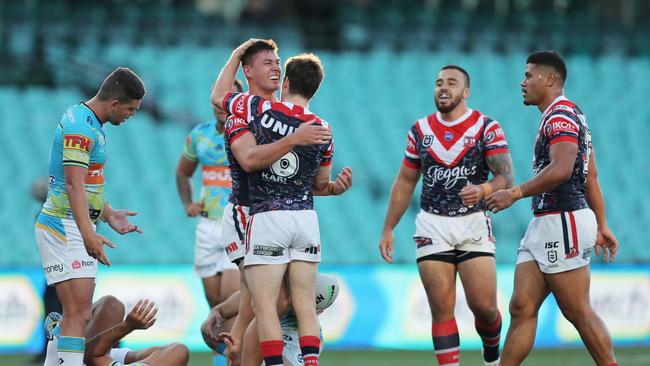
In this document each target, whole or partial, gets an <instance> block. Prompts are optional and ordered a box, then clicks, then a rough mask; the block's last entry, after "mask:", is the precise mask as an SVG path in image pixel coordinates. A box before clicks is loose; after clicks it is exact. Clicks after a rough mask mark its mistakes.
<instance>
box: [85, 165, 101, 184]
mask: <svg viewBox="0 0 650 366" xmlns="http://www.w3.org/2000/svg"><path fill="white" fill-rule="evenodd" d="M86 184H104V164H97V163H93V164H90V167H88V173H87V174H86Z"/></svg>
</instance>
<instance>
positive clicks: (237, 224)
mask: <svg viewBox="0 0 650 366" xmlns="http://www.w3.org/2000/svg"><path fill="white" fill-rule="evenodd" d="M249 220H250V216H249V215H248V207H247V206H240V205H233V204H232V203H228V205H226V207H225V208H224V210H223V218H222V219H221V240H222V241H223V243H224V246H225V247H226V253H227V254H228V258H229V259H230V261H231V262H233V263H235V264H239V262H240V261H241V260H242V259H243V258H244V255H246V248H245V244H246V242H245V240H244V235H245V234H246V227H247V226H248V221H249Z"/></svg>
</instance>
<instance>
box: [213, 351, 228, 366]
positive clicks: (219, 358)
mask: <svg viewBox="0 0 650 366" xmlns="http://www.w3.org/2000/svg"><path fill="white" fill-rule="evenodd" d="M226 365H228V359H227V358H226V356H223V355H221V354H219V353H215V354H213V355H212V366H226Z"/></svg>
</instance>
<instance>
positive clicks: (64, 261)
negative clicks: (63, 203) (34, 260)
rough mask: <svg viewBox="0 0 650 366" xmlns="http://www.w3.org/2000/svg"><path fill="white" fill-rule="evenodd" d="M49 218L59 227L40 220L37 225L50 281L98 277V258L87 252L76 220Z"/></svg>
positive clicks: (44, 268)
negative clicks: (45, 223) (55, 227)
mask: <svg viewBox="0 0 650 366" xmlns="http://www.w3.org/2000/svg"><path fill="white" fill-rule="evenodd" d="M47 220H48V221H50V222H51V223H52V224H55V225H56V226H57V227H58V228H59V230H56V229H54V228H53V227H51V226H50V225H44V224H43V223H42V222H40V221H41V220H39V222H37V223H36V227H35V228H34V232H35V234H36V244H37V245H38V251H39V253H40V254H41V263H42V264H43V271H44V272H45V280H46V282H47V284H48V285H53V284H56V283H59V282H63V281H67V280H69V279H73V278H95V277H97V260H96V259H95V258H93V257H91V256H89V255H88V253H87V252H86V246H85V245H84V241H83V238H82V237H81V233H80V232H79V228H78V227H77V223H76V222H75V221H74V220H69V219H59V218H54V217H49V218H48V219H47ZM93 229H95V225H93Z"/></svg>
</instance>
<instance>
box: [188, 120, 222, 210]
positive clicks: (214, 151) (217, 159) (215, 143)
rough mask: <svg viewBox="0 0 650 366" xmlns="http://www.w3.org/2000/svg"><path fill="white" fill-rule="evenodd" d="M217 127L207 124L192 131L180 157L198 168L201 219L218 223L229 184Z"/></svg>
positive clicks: (210, 122) (220, 136)
mask: <svg viewBox="0 0 650 366" xmlns="http://www.w3.org/2000/svg"><path fill="white" fill-rule="evenodd" d="M216 123H217V122H216V121H209V122H205V123H201V124H200V125H198V126H196V127H194V129H192V131H191V132H190V133H189V134H188V135H187V138H186V139H185V147H184V148H183V156H185V158H186V159H187V160H189V161H192V162H198V163H199V164H201V171H202V176H203V186H202V188H201V202H203V216H205V217H207V218H209V219H215V220H218V219H221V217H222V215H223V209H224V207H225V206H226V205H227V204H228V197H229V196H230V190H231V186H232V183H231V179H230V168H229V167H228V158H227V156H226V149H225V146H224V140H223V134H219V133H217V129H216Z"/></svg>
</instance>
